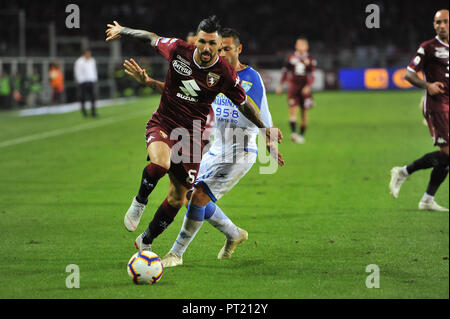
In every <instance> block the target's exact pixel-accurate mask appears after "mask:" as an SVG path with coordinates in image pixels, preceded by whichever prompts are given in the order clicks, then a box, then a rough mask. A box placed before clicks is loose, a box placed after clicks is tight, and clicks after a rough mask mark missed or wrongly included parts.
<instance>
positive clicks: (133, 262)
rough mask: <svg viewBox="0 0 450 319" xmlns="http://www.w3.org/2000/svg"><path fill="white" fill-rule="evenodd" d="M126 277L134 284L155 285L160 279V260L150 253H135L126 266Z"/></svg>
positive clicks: (161, 269) (161, 268)
mask: <svg viewBox="0 0 450 319" xmlns="http://www.w3.org/2000/svg"><path fill="white" fill-rule="evenodd" d="M127 271H128V275H129V276H130V277H131V278H132V279H133V282H134V283H135V284H150V285H153V284H156V283H157V282H158V281H159V280H160V279H161V277H162V274H163V265H162V263H161V258H159V257H158V255H157V254H155V253H154V252H152V251H146V250H143V251H140V252H138V253H135V254H134V255H133V256H132V257H131V259H130V261H129V262H128V265H127Z"/></svg>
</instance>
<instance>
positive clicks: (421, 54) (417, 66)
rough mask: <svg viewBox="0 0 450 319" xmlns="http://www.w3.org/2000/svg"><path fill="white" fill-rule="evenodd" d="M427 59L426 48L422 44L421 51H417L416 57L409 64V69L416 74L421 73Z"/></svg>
mask: <svg viewBox="0 0 450 319" xmlns="http://www.w3.org/2000/svg"><path fill="white" fill-rule="evenodd" d="M426 58H427V55H426V52H425V46H424V45H423V44H421V45H420V47H419V49H417V52H416V55H415V56H414V58H412V60H411V62H409V64H408V68H407V69H408V70H410V71H413V72H416V73H417V72H419V71H421V70H422V68H423V66H424V64H425V62H426Z"/></svg>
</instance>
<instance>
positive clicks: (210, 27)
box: [197, 15, 220, 33]
mask: <svg viewBox="0 0 450 319" xmlns="http://www.w3.org/2000/svg"><path fill="white" fill-rule="evenodd" d="M200 31H203V32H206V33H213V32H218V33H220V24H219V20H218V19H217V17H216V16H215V15H212V16H210V17H208V18H206V19H203V20H202V21H200V23H199V24H198V27H197V33H199V32H200Z"/></svg>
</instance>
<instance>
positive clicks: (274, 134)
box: [266, 127, 283, 143]
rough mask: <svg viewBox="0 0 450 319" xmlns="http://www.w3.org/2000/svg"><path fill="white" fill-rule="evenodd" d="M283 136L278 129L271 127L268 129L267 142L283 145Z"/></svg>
mask: <svg viewBox="0 0 450 319" xmlns="http://www.w3.org/2000/svg"><path fill="white" fill-rule="evenodd" d="M282 140H283V134H282V133H281V130H280V129H279V128H278V127H271V128H268V129H266V141H271V142H277V143H281V141H282Z"/></svg>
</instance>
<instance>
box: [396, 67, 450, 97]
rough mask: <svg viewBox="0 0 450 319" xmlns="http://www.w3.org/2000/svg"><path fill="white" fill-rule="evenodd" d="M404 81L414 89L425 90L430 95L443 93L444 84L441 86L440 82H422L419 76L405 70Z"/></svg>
mask: <svg viewBox="0 0 450 319" xmlns="http://www.w3.org/2000/svg"><path fill="white" fill-rule="evenodd" d="M405 79H406V80H407V81H408V82H409V83H411V84H412V85H414V86H415V87H418V88H420V89H425V90H427V91H428V93H429V94H430V95H436V94H439V93H444V84H442V83H441V82H433V83H429V82H427V81H424V80H422V79H421V78H419V76H418V75H417V74H416V73H415V72H412V71H410V70H406V74H405Z"/></svg>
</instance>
